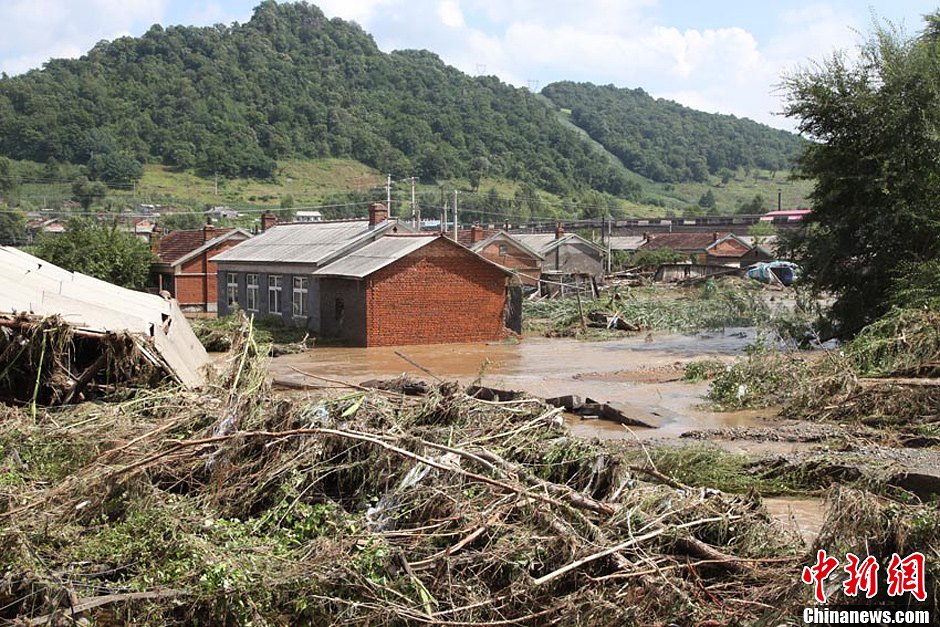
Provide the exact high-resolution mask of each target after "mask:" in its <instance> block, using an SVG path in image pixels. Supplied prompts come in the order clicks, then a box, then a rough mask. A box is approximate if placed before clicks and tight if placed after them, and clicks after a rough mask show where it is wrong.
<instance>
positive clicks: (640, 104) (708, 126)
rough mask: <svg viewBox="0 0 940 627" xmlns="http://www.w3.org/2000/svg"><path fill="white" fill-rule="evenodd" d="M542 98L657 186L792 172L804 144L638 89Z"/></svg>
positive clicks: (586, 88)
mask: <svg viewBox="0 0 940 627" xmlns="http://www.w3.org/2000/svg"><path fill="white" fill-rule="evenodd" d="M542 95H544V96H546V97H547V98H549V99H550V100H551V101H552V102H554V103H555V104H556V105H558V107H560V108H561V109H563V110H565V111H570V119H571V121H572V122H573V123H574V124H576V125H577V126H579V127H581V128H582V129H583V130H584V131H585V132H587V133H588V135H590V136H591V137H592V138H593V139H594V140H596V141H597V142H598V143H600V144H601V145H602V146H604V148H606V149H607V150H608V151H609V152H611V153H613V154H614V155H616V156H617V158H619V159H620V161H621V162H623V164H624V166H626V167H627V168H629V169H630V170H633V171H634V172H638V173H640V174H642V175H643V176H645V177H647V178H650V179H653V180H654V181H660V182H677V181H687V180H695V181H705V180H707V178H708V175H709V174H719V173H720V172H721V171H722V170H723V169H728V170H736V169H738V168H743V169H745V170H747V169H750V168H761V169H766V170H781V169H786V168H790V167H791V166H792V165H793V162H794V161H795V159H796V157H797V155H798V154H799V153H800V151H801V149H802V145H803V140H802V139H800V137H799V136H797V135H795V134H793V133H788V132H786V131H781V130H776V129H772V128H770V127H768V126H765V125H763V124H758V123H757V122H754V121H752V120H748V119H744V118H737V117H735V116H733V115H718V114H712V113H703V112H701V111H696V110H694V109H690V108H688V107H684V106H682V105H680V104H678V103H676V102H672V101H669V100H663V99H658V100H657V99H654V98H653V97H651V96H650V95H649V94H647V93H646V92H645V91H643V90H642V89H620V88H617V87H614V86H613V85H607V86H598V85H592V84H590V83H572V82H560V83H553V84H551V85H548V86H546V87H545V88H544V89H543V90H542Z"/></svg>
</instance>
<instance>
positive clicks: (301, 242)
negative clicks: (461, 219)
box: [212, 220, 410, 265]
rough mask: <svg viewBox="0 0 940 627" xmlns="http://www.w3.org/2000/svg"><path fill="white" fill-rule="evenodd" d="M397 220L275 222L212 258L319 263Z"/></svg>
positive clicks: (374, 234) (215, 259) (387, 228)
mask: <svg viewBox="0 0 940 627" xmlns="http://www.w3.org/2000/svg"><path fill="white" fill-rule="evenodd" d="M395 226H398V227H399V228H401V229H403V230H410V229H407V228H406V227H405V225H402V224H400V223H398V222H394V221H389V222H383V223H382V224H379V225H377V226H375V227H370V226H369V222H368V221H367V220H342V221H336V222H308V223H297V224H278V225H276V226H274V227H272V228H270V229H268V230H267V231H265V232H264V233H261V234H260V235H257V236H255V237H253V238H251V239H249V240H246V241H244V242H242V243H241V244H239V245H238V246H235V247H233V248H230V249H229V250H226V251H225V252H223V253H220V254H218V255H216V256H215V257H213V258H212V261H214V262H220V261H221V262H227V261H234V262H251V263H304V264H315V265H322V264H324V263H326V262H328V261H329V260H330V259H331V258H332V257H333V256H334V255H335V254H337V253H339V252H340V251H342V250H343V249H344V248H346V247H347V246H348V245H350V244H353V243H354V242H356V241H360V240H368V238H370V237H372V236H376V235H379V234H381V233H383V232H385V231H387V230H389V229H390V228H393V227H395Z"/></svg>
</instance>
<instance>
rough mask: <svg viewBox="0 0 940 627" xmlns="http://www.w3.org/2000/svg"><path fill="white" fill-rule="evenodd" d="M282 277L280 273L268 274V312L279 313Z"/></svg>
mask: <svg viewBox="0 0 940 627" xmlns="http://www.w3.org/2000/svg"><path fill="white" fill-rule="evenodd" d="M283 284H284V277H282V276H281V275H280V274H269V275H268V313H272V314H279V313H281V292H282V289H283V287H282V286H283Z"/></svg>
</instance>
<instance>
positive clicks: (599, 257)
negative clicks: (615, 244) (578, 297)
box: [512, 225, 605, 295]
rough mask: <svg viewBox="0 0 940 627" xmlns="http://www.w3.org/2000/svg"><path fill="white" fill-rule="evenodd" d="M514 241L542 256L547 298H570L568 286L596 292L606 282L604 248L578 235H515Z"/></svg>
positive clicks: (543, 287)
mask: <svg viewBox="0 0 940 627" xmlns="http://www.w3.org/2000/svg"><path fill="white" fill-rule="evenodd" d="M512 237H513V238H514V239H516V240H518V241H519V242H521V243H522V244H525V245H526V246H528V247H529V248H530V249H532V250H534V251H536V252H537V253H538V254H539V255H541V256H542V271H541V274H540V275H539V277H540V288H541V291H542V293H543V294H555V293H560V294H562V295H564V294H566V293H567V291H566V288H565V286H566V285H577V286H579V287H578V288H577V289H578V290H581V291H585V290H587V291H589V292H592V293H593V292H595V291H596V287H597V283H598V282H599V281H601V280H603V278H604V255H605V251H604V249H603V248H601V247H600V246H598V245H597V244H595V243H594V242H592V241H590V240H587V239H585V238H583V237H581V236H580V235H578V234H577V233H565V229H564V228H563V227H562V226H561V225H558V227H556V228H555V232H554V233H513V234H512Z"/></svg>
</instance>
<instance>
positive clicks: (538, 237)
mask: <svg viewBox="0 0 940 627" xmlns="http://www.w3.org/2000/svg"><path fill="white" fill-rule="evenodd" d="M511 235H512V236H513V237H515V238H516V239H517V240H519V241H520V242H523V243H525V244H526V245H527V246H528V247H529V248H533V249H535V250H537V251H538V252H539V253H540V254H542V255H546V254H548V253H549V252H551V251H552V250H554V248H555V247H556V246H560V245H561V244H575V243H579V244H586V245H588V246H590V247H592V248H595V249H597V250H598V251H599V252H604V249H603V248H601V247H600V246H598V245H597V244H595V243H594V242H592V241H590V240H587V239H584V238H583V237H581V236H580V235H578V234H577V233H565V234H564V235H562V236H561V237H560V238H556V237H555V234H554V233H518V234H517V233H512V234H511Z"/></svg>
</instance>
